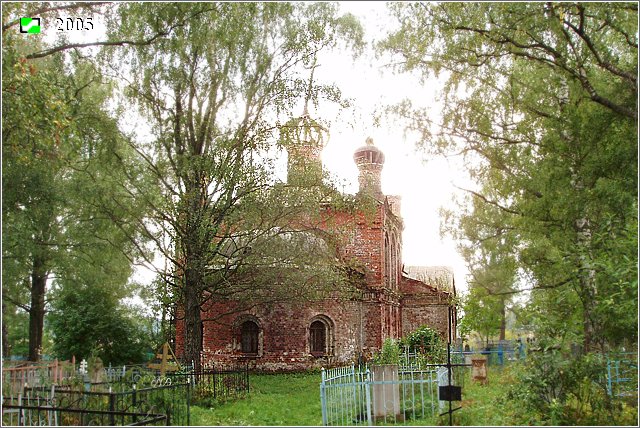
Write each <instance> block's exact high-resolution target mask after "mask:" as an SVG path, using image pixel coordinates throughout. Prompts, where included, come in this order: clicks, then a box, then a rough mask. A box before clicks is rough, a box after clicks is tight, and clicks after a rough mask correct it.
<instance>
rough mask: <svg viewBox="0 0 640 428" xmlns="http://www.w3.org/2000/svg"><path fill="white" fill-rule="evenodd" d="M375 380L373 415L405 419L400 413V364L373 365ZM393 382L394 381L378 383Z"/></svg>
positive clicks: (372, 370)
mask: <svg viewBox="0 0 640 428" xmlns="http://www.w3.org/2000/svg"><path fill="white" fill-rule="evenodd" d="M371 375H372V380H373V382H374V383H373V416H374V418H376V419H384V418H385V417H387V416H392V417H395V419H396V420H404V415H401V414H400V382H399V376H398V366H397V365H395V364H383V365H379V366H373V367H371ZM376 382H393V383H382V384H381V383H376Z"/></svg>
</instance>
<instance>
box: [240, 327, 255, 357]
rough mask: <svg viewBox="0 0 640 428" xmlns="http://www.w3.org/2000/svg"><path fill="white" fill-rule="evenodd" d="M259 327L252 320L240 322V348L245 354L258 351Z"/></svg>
mask: <svg viewBox="0 0 640 428" xmlns="http://www.w3.org/2000/svg"><path fill="white" fill-rule="evenodd" d="M259 332H260V329H259V328H258V325H257V324H256V323H254V322H253V321H245V322H243V323H242V328H241V335H242V340H241V348H240V349H241V350H242V352H244V353H245V354H257V353H258V333H259Z"/></svg>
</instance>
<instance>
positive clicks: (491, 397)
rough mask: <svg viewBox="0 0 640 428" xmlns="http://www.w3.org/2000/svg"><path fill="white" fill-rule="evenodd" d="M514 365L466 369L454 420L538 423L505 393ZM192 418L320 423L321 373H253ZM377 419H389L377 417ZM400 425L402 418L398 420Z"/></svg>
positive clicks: (445, 420)
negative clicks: (243, 392) (479, 372)
mask: <svg viewBox="0 0 640 428" xmlns="http://www.w3.org/2000/svg"><path fill="white" fill-rule="evenodd" d="M516 369H517V365H516V364H514V365H513V366H506V367H504V368H501V367H489V368H488V373H487V379H488V384H487V385H481V384H478V383H475V382H472V381H471V379H470V373H469V372H468V371H467V374H466V378H465V380H464V383H463V388H462V402H461V403H460V402H454V403H453V404H454V406H453V407H454V408H455V407H459V406H460V405H462V409H461V410H458V411H456V412H455V413H454V414H453V424H454V425H465V426H473V425H475V426H511V425H522V424H531V423H533V424H534V425H536V423H535V421H536V420H538V419H536V418H528V416H527V414H526V413H525V409H522V408H519V407H518V405H516V403H514V402H510V401H509V400H506V399H505V394H506V392H507V390H508V388H509V387H510V386H511V385H513V384H514V383H515V382H516V380H515V376H514V372H515V370H516ZM629 407H630V408H629V409H626V412H628V413H629V414H630V415H631V416H630V417H629V420H630V421H635V423H632V425H635V424H636V423H637V407H633V406H629ZM436 410H438V409H437V408H436ZM626 412H625V413H626ZM634 414H635V418H634V417H633V416H634ZM531 416H532V415H531ZM527 421H529V422H527ZM622 421H625V422H626V419H622V420H621V421H620V422H622ZM191 424H192V425H200V426H215V425H227V426H238V425H243V426H255V425H263V426H264V425H267V426H282V425H288V426H309V425H322V412H321V408H320V373H319V372H308V373H297V374H278V375H267V374H254V375H251V377H250V393H249V394H248V395H247V396H246V397H245V398H243V399H239V400H236V401H228V402H226V403H215V404H213V406H212V407H200V406H192V408H191ZM405 424H406V425H418V426H434V425H448V424H449V417H448V416H442V417H438V416H435V417H431V416H429V417H428V418H425V419H408V420H407V421H406V423H405ZM376 425H393V424H392V423H384V422H378V423H377V424H376ZM398 425H401V424H400V423H398ZM621 425H624V423H622V424H621Z"/></svg>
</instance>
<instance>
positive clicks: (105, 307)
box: [47, 284, 155, 365]
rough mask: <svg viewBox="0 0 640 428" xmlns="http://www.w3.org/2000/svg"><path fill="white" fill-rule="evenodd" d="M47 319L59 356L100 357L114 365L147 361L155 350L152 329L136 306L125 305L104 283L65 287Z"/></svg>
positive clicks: (60, 290)
mask: <svg viewBox="0 0 640 428" xmlns="http://www.w3.org/2000/svg"><path fill="white" fill-rule="evenodd" d="M55 294H56V298H55V300H54V301H53V304H52V312H51V314H50V315H49V316H48V318H47V320H48V321H47V324H48V327H49V328H50V329H51V332H52V334H53V336H54V346H53V352H54V354H55V355H56V357H58V358H64V359H71V357H72V356H75V357H76V358H78V359H83V358H84V359H89V357H99V358H100V359H101V360H102V361H104V362H108V363H110V364H114V365H118V364H135V363H141V362H144V360H145V357H146V353H147V352H149V350H152V349H155V347H154V345H155V344H152V343H151V340H150V339H151V336H152V335H151V332H150V331H148V330H147V329H145V328H144V326H142V325H140V323H139V318H140V316H139V315H136V314H135V313H134V311H133V308H127V307H126V306H124V305H122V304H121V303H120V301H119V299H118V296H117V295H115V294H114V293H113V292H112V290H111V289H110V288H109V287H105V286H102V285H100V284H91V285H85V284H81V285H76V286H67V287H63V288H61V289H59V290H57V291H56V292H55Z"/></svg>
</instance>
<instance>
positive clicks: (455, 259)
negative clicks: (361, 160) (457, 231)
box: [311, 1, 468, 292]
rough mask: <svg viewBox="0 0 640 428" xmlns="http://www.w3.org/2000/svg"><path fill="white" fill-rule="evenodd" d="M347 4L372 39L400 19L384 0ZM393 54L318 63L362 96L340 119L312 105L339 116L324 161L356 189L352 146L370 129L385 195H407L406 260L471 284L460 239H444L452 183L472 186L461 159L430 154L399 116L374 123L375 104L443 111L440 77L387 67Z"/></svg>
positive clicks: (349, 93) (346, 90)
mask: <svg viewBox="0 0 640 428" xmlns="http://www.w3.org/2000/svg"><path fill="white" fill-rule="evenodd" d="M341 10H342V11H344V12H351V13H353V14H354V15H356V16H357V17H358V18H360V21H361V23H362V25H363V26H364V28H365V32H366V33H365V40H367V41H371V40H377V39H379V38H382V37H383V36H384V34H386V33H387V32H389V31H390V30H391V29H392V28H393V26H394V25H396V24H395V23H394V21H393V19H392V18H391V17H390V16H388V14H387V9H386V5H385V3H384V2H353V1H348V2H341ZM386 62H388V59H375V57H374V55H372V54H371V53H369V54H367V52H365V56H364V57H362V58H358V59H357V60H356V61H353V60H352V58H351V57H350V56H349V55H332V56H331V57H330V58H328V59H326V60H325V59H323V58H319V60H318V63H319V64H320V67H318V68H317V69H316V72H315V76H316V77H317V78H318V79H327V80H329V81H331V80H333V81H335V82H336V84H337V85H338V87H339V88H340V89H341V90H342V92H343V94H344V96H345V97H348V98H353V99H354V100H355V108H354V112H353V113H354V116H353V117H351V115H349V114H345V115H343V117H342V118H340V119H337V120H336V119H334V118H333V117H322V113H323V112H322V105H320V106H319V108H318V110H319V111H316V112H314V111H311V114H312V115H315V116H319V118H322V119H327V120H334V122H333V123H332V126H331V128H330V130H329V142H328V144H327V146H326V147H325V149H324V151H323V154H322V158H323V162H324V165H325V168H326V169H327V170H328V171H329V172H331V173H334V174H336V175H337V176H338V177H340V178H343V179H345V180H347V182H348V183H350V184H351V186H350V187H347V188H346V189H345V190H346V191H347V192H348V193H355V192H356V191H357V186H358V184H357V183H358V182H357V177H358V170H357V168H356V166H355V164H354V162H353V157H352V156H353V152H354V151H355V150H356V149H357V148H358V147H360V146H362V145H364V144H365V139H366V138H367V137H368V136H370V137H372V138H373V140H374V143H375V145H376V146H378V147H379V148H380V149H381V150H382V151H383V152H384V154H385V158H386V161H385V165H384V169H383V171H382V190H383V192H384V193H385V194H389V195H400V196H401V197H402V205H401V209H402V217H403V219H404V222H405V230H404V233H403V254H402V256H403V262H404V263H405V264H406V265H421V266H440V265H444V266H450V267H452V268H453V270H454V275H455V281H456V288H457V290H458V291H459V292H460V291H461V290H466V288H467V286H466V280H465V279H466V278H465V277H466V274H467V270H466V268H465V265H464V261H463V259H462V257H461V256H460V255H459V254H458V253H457V251H456V244H455V242H453V241H452V240H451V239H450V238H446V237H445V238H444V239H441V238H440V233H439V230H440V218H439V215H438V210H439V208H440V207H441V206H446V207H451V206H452V202H451V198H452V195H453V193H454V191H456V189H455V188H454V187H453V184H452V183H456V184H458V185H461V186H462V185H465V183H467V181H468V178H466V174H464V173H463V171H462V169H461V166H460V165H456V164H455V161H453V160H445V159H426V157H425V155H424V154H423V153H421V152H418V151H416V149H415V139H411V137H410V136H407V137H406V138H405V136H404V130H403V128H402V125H401V124H400V123H393V122H390V123H389V122H387V123H382V125H381V126H380V127H377V128H376V127H374V125H373V117H374V114H375V111H376V109H377V110H380V109H381V108H382V107H383V106H385V105H390V104H394V103H397V102H399V101H401V100H403V99H405V98H410V99H411V100H412V102H413V103H414V104H417V105H422V106H428V107H429V108H430V112H431V113H432V114H433V115H434V116H433V117H434V118H436V120H437V117H438V114H439V109H438V106H437V103H436V99H437V91H438V87H439V86H440V82H438V81H437V80H434V81H431V82H427V83H426V84H420V83H419V82H418V79H417V77H416V76H409V75H402V76H400V75H394V74H393V73H392V71H391V70H389V69H388V68H385V67H384V64H385V63H386Z"/></svg>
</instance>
